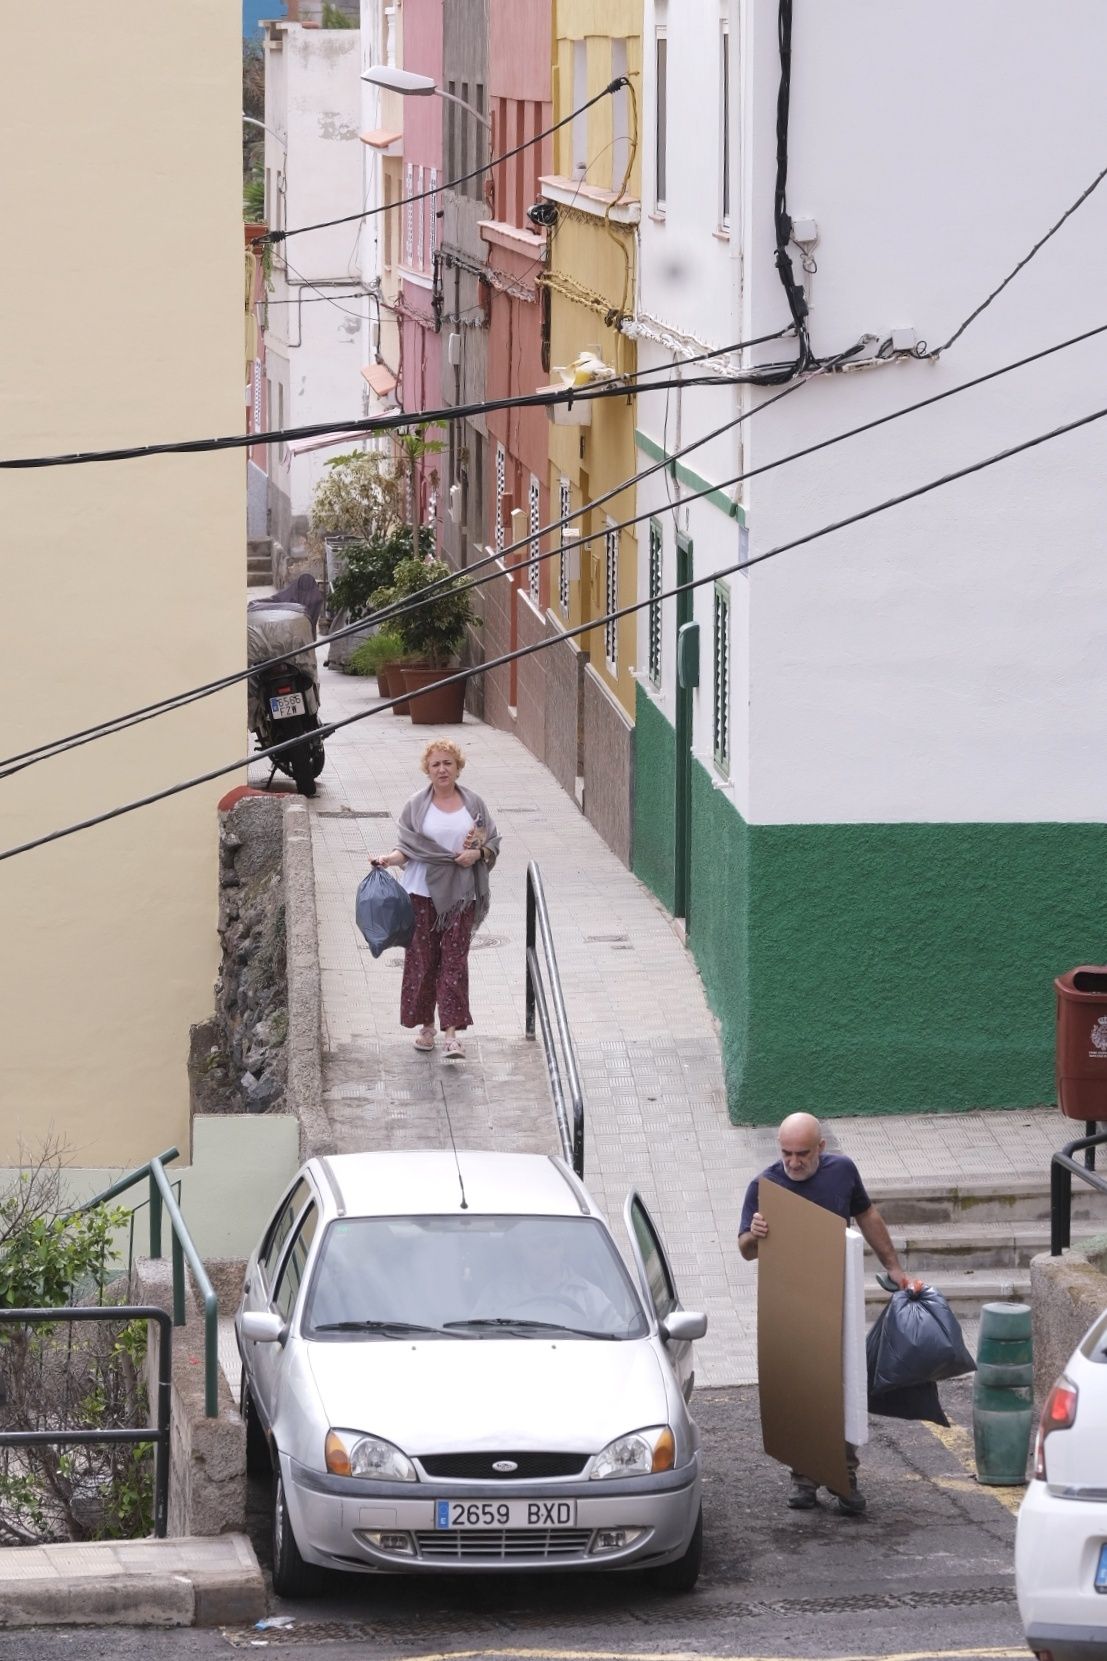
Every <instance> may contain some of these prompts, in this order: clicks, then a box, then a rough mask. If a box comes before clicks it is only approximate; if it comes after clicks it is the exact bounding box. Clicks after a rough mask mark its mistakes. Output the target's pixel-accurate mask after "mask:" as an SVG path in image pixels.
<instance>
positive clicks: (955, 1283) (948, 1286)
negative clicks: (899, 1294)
mask: <svg viewBox="0 0 1107 1661" xmlns="http://www.w3.org/2000/svg"><path fill="white" fill-rule="evenodd" d="M923 1278H924V1279H925V1280H926V1282H927V1284H928V1285H932V1286H935V1287H936V1288H937V1290H938V1291H939V1292H941V1294H942V1296H943V1297H944V1298H945V1299H946V1301H947V1302H948V1304H949V1306H950V1308H951V1309H952V1310H953V1313H954V1314H955V1315H956V1316H957V1319H958V1320H959V1321H963V1320H978V1319H979V1317H980V1309H981V1305H983V1304H986V1303H1001V1302H1004V1301H1008V1300H1010V1299H1012V1298H1013V1299H1014V1300H1015V1301H1016V1302H1018V1303H1026V1302H1029V1299H1030V1275H1029V1272H1028V1271H1027V1270H1026V1269H1011V1270H1010V1271H1007V1270H1003V1269H984V1270H981V1271H980V1273H979V1274H977V1273H974V1272H973V1270H971V1269H964V1270H960V1271H958V1272H956V1273H953V1272H950V1273H946V1272H945V1271H944V1270H943V1271H941V1272H940V1273H938V1274H936V1275H933V1276H929V1275H926V1276H923ZM887 1302H888V1293H887V1292H885V1291H884V1290H883V1289H882V1288H881V1287H879V1286H878V1285H877V1284H876V1281H875V1280H868V1279H867V1280H866V1282H865V1315H866V1318H867V1319H868V1320H870V1321H872V1320H874V1319H875V1318H876V1316H877V1315H879V1314H880V1311H881V1310H882V1309H883V1308H884V1305H885V1304H886V1303H887Z"/></svg>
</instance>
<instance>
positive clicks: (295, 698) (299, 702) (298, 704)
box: [269, 692, 305, 721]
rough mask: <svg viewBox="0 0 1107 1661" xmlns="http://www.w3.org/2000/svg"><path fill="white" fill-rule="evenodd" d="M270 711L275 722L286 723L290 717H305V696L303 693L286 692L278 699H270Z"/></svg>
mask: <svg viewBox="0 0 1107 1661" xmlns="http://www.w3.org/2000/svg"><path fill="white" fill-rule="evenodd" d="M269 709H270V712H271V714H272V716H273V719H274V720H275V721H284V720H286V719H287V718H288V716H290V715H303V714H304V713H305V712H304V695H303V693H302V692H284V693H281V694H280V695H279V696H278V697H276V698H270V700H269Z"/></svg>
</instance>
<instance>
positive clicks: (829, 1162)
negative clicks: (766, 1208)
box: [738, 1153, 873, 1234]
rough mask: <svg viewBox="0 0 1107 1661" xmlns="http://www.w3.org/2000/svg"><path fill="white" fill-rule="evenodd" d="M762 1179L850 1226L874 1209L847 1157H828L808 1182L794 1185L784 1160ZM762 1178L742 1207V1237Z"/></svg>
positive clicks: (771, 1167) (826, 1155)
mask: <svg viewBox="0 0 1107 1661" xmlns="http://www.w3.org/2000/svg"><path fill="white" fill-rule="evenodd" d="M761 1177H767V1178H768V1179H769V1181H770V1182H775V1183H778V1184H779V1185H780V1187H781V1188H787V1190H788V1192H789V1193H790V1194H798V1195H799V1196H800V1198H801V1199H804V1200H811V1202H812V1203H813V1204H814V1205H821V1206H822V1208H823V1210H824V1211H833V1212H835V1213H836V1215H837V1216H839V1217H844V1218H845V1220H846V1221H847V1222H848V1221H849V1219H850V1218H851V1217H857V1216H860V1214H861V1212H862V1211H867V1210H868V1209H869V1207H870V1205H872V1203H873V1202H872V1200H870V1198H869V1196H868V1194H867V1193H866V1192H865V1184H864V1183H863V1182H862V1181H861V1173H860V1171H859V1170H858V1169H857V1166H856V1165H855V1164H854V1163H853V1160H852V1159H847V1158H846V1156H845V1154H841V1153H824V1154H823V1155H822V1156H821V1158H820V1160H819V1165H818V1169H817V1170H816V1171H815V1173H814V1175H813V1176H809V1177H808V1178H807V1181H806V1182H793V1181H792V1179H791V1177H790V1176H787V1175H786V1174H785V1170H784V1164H783V1161H782V1160H779V1159H778V1160H777V1162H776V1164H775V1165H770V1166H769V1168H768V1170H766V1171H762V1173H761ZM761 1177H754V1179H753V1181H752V1182H751V1183H750V1185H749V1187H748V1188H747V1189H746V1198H745V1203H744V1204H743V1206H742V1220H741V1222H740V1223H739V1224H738V1233H739V1234H748V1233H749V1229H750V1223H751V1222H752V1220H753V1214H754V1212H755V1211H756V1210H757V1185H758V1183H759V1182H760V1181H761Z"/></svg>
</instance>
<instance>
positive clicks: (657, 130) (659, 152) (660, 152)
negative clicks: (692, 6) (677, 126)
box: [653, 29, 669, 213]
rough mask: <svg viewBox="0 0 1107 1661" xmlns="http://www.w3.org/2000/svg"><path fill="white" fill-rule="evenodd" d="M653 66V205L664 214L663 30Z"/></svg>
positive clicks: (666, 83)
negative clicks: (654, 73)
mask: <svg viewBox="0 0 1107 1661" xmlns="http://www.w3.org/2000/svg"><path fill="white" fill-rule="evenodd" d="M654 66H655V70H656V75H655V78H654V136H653V142H654V171H653V205H654V207H655V208H656V209H657V211H658V213H664V211H665V193H666V177H665V174H666V150H667V146H668V123H669V39H668V36H667V35H666V33H665V31H664V29H659V30H658V31H657V39H656V41H655V42H654Z"/></svg>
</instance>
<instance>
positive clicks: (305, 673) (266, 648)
mask: <svg viewBox="0 0 1107 1661" xmlns="http://www.w3.org/2000/svg"><path fill="white" fill-rule="evenodd" d="M311 580H312V581H314V579H311ZM299 581H300V582H301V583H302V582H303V579H299ZM316 587H318V585H316ZM282 595H283V591H282V594H278V595H274V597H273V598H272V599H271V600H251V601H250V603H249V604H248V605H247V607H246V647H247V662H248V664H249V665H250V667H251V668H252V667H253V666H254V665H255V664H261V663H267V662H268V661H269V659H270V658H275V657H279V656H280V655H281V654H282V653H288V654H289V655H288V656H287V657H286V658H285V661H284V662H283V663H279V664H274V665H273V667H272V668H269V669H263V670H260V671H259V673H258V674H256V675H251V676H250V679H249V681H248V683H247V686H248V701H249V721H250V730H251V732H252V733H253V734H254V736H255V737H256V738H257V741H258V747H259V748H260V749H263V750H267V749H269V748H270V747H271V746H272V745H274V744H283V743H284V742H285V741H286V740H287V739H290V738H295V737H297V736H298V735H299V734H300V733H302V734H303V735H304V742H303V743H302V744H297V745H296V746H295V748H293V749H291V750H285V751H284V752H283V754H281V755H279V756H274V757H273V758H272V760H273V773H271V774H270V777H269V783H270V784H272V782H273V775H274V774H275V773H276V772H277V770H278V769H279V770H280V771H281V772H282V773H287V774H288V775H289V777H290V778H292V779H293V781H294V782H295V785H296V789H297V790H298V791H299V792H300V794H301V795H302V796H314V795H315V781H316V779H317V778H318V777H319V774H320V773H321V772H322V771H323V762H324V760H325V756H324V753H323V740H322V739H321V738H313V737H312V736H311V735H312V734H313V733H317V732H318V730H319V668H318V664H317V661H316V655H315V618H316V617H318V615H319V611H318V607H315V608H314V616H313V615H312V611H311V607H310V604H309V603H307V602H305V603H300V604H297V603H295V602H294V601H292V600H288V599H284V598H283V597H282ZM308 601H310V596H309V597H308Z"/></svg>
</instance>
